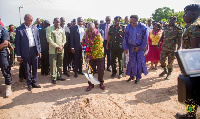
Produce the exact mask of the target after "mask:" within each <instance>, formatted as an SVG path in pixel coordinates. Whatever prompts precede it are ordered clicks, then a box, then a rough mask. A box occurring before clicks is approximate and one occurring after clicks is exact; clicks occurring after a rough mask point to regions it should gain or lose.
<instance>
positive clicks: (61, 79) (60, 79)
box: [57, 78, 65, 81]
mask: <svg viewBox="0 0 200 119" xmlns="http://www.w3.org/2000/svg"><path fill="white" fill-rule="evenodd" d="M57 80H59V81H65V79H63V78H57Z"/></svg>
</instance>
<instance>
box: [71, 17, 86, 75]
mask: <svg viewBox="0 0 200 119" xmlns="http://www.w3.org/2000/svg"><path fill="white" fill-rule="evenodd" d="M77 22H78V25H76V26H73V27H71V28H70V44H71V51H72V53H73V54H74V72H75V74H74V77H75V78H77V77H78V73H79V74H82V75H84V74H83V72H82V60H81V59H82V48H81V44H82V39H83V36H84V33H85V27H84V26H83V18H82V17H78V18H77ZM78 70H79V71H78Z"/></svg>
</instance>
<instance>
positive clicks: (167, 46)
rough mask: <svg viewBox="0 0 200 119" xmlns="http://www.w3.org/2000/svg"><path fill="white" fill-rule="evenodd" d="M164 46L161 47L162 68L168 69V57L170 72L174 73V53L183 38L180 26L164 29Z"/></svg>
mask: <svg viewBox="0 0 200 119" xmlns="http://www.w3.org/2000/svg"><path fill="white" fill-rule="evenodd" d="M162 35H163V37H164V39H163V44H162V46H161V58H160V63H161V67H162V68H166V60H167V57H168V65H167V69H168V72H170V73H171V72H172V71H173V63H174V59H175V55H174V51H175V50H176V44H177V43H178V39H180V38H181V36H182V30H181V28H179V27H178V26H174V27H170V26H169V25H167V26H165V27H164V32H163V34H162Z"/></svg>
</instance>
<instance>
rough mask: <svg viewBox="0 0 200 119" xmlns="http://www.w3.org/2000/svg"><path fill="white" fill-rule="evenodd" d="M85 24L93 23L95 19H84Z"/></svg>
mask: <svg viewBox="0 0 200 119" xmlns="http://www.w3.org/2000/svg"><path fill="white" fill-rule="evenodd" d="M84 21H85V22H87V23H89V22H94V21H95V19H92V18H87V19H84Z"/></svg>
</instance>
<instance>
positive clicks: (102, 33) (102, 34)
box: [97, 28, 104, 39]
mask: <svg viewBox="0 0 200 119" xmlns="http://www.w3.org/2000/svg"><path fill="white" fill-rule="evenodd" d="M97 30H98V31H99V33H100V34H101V36H102V38H103V39H104V31H103V30H102V29H100V28H98V29H97Z"/></svg>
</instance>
